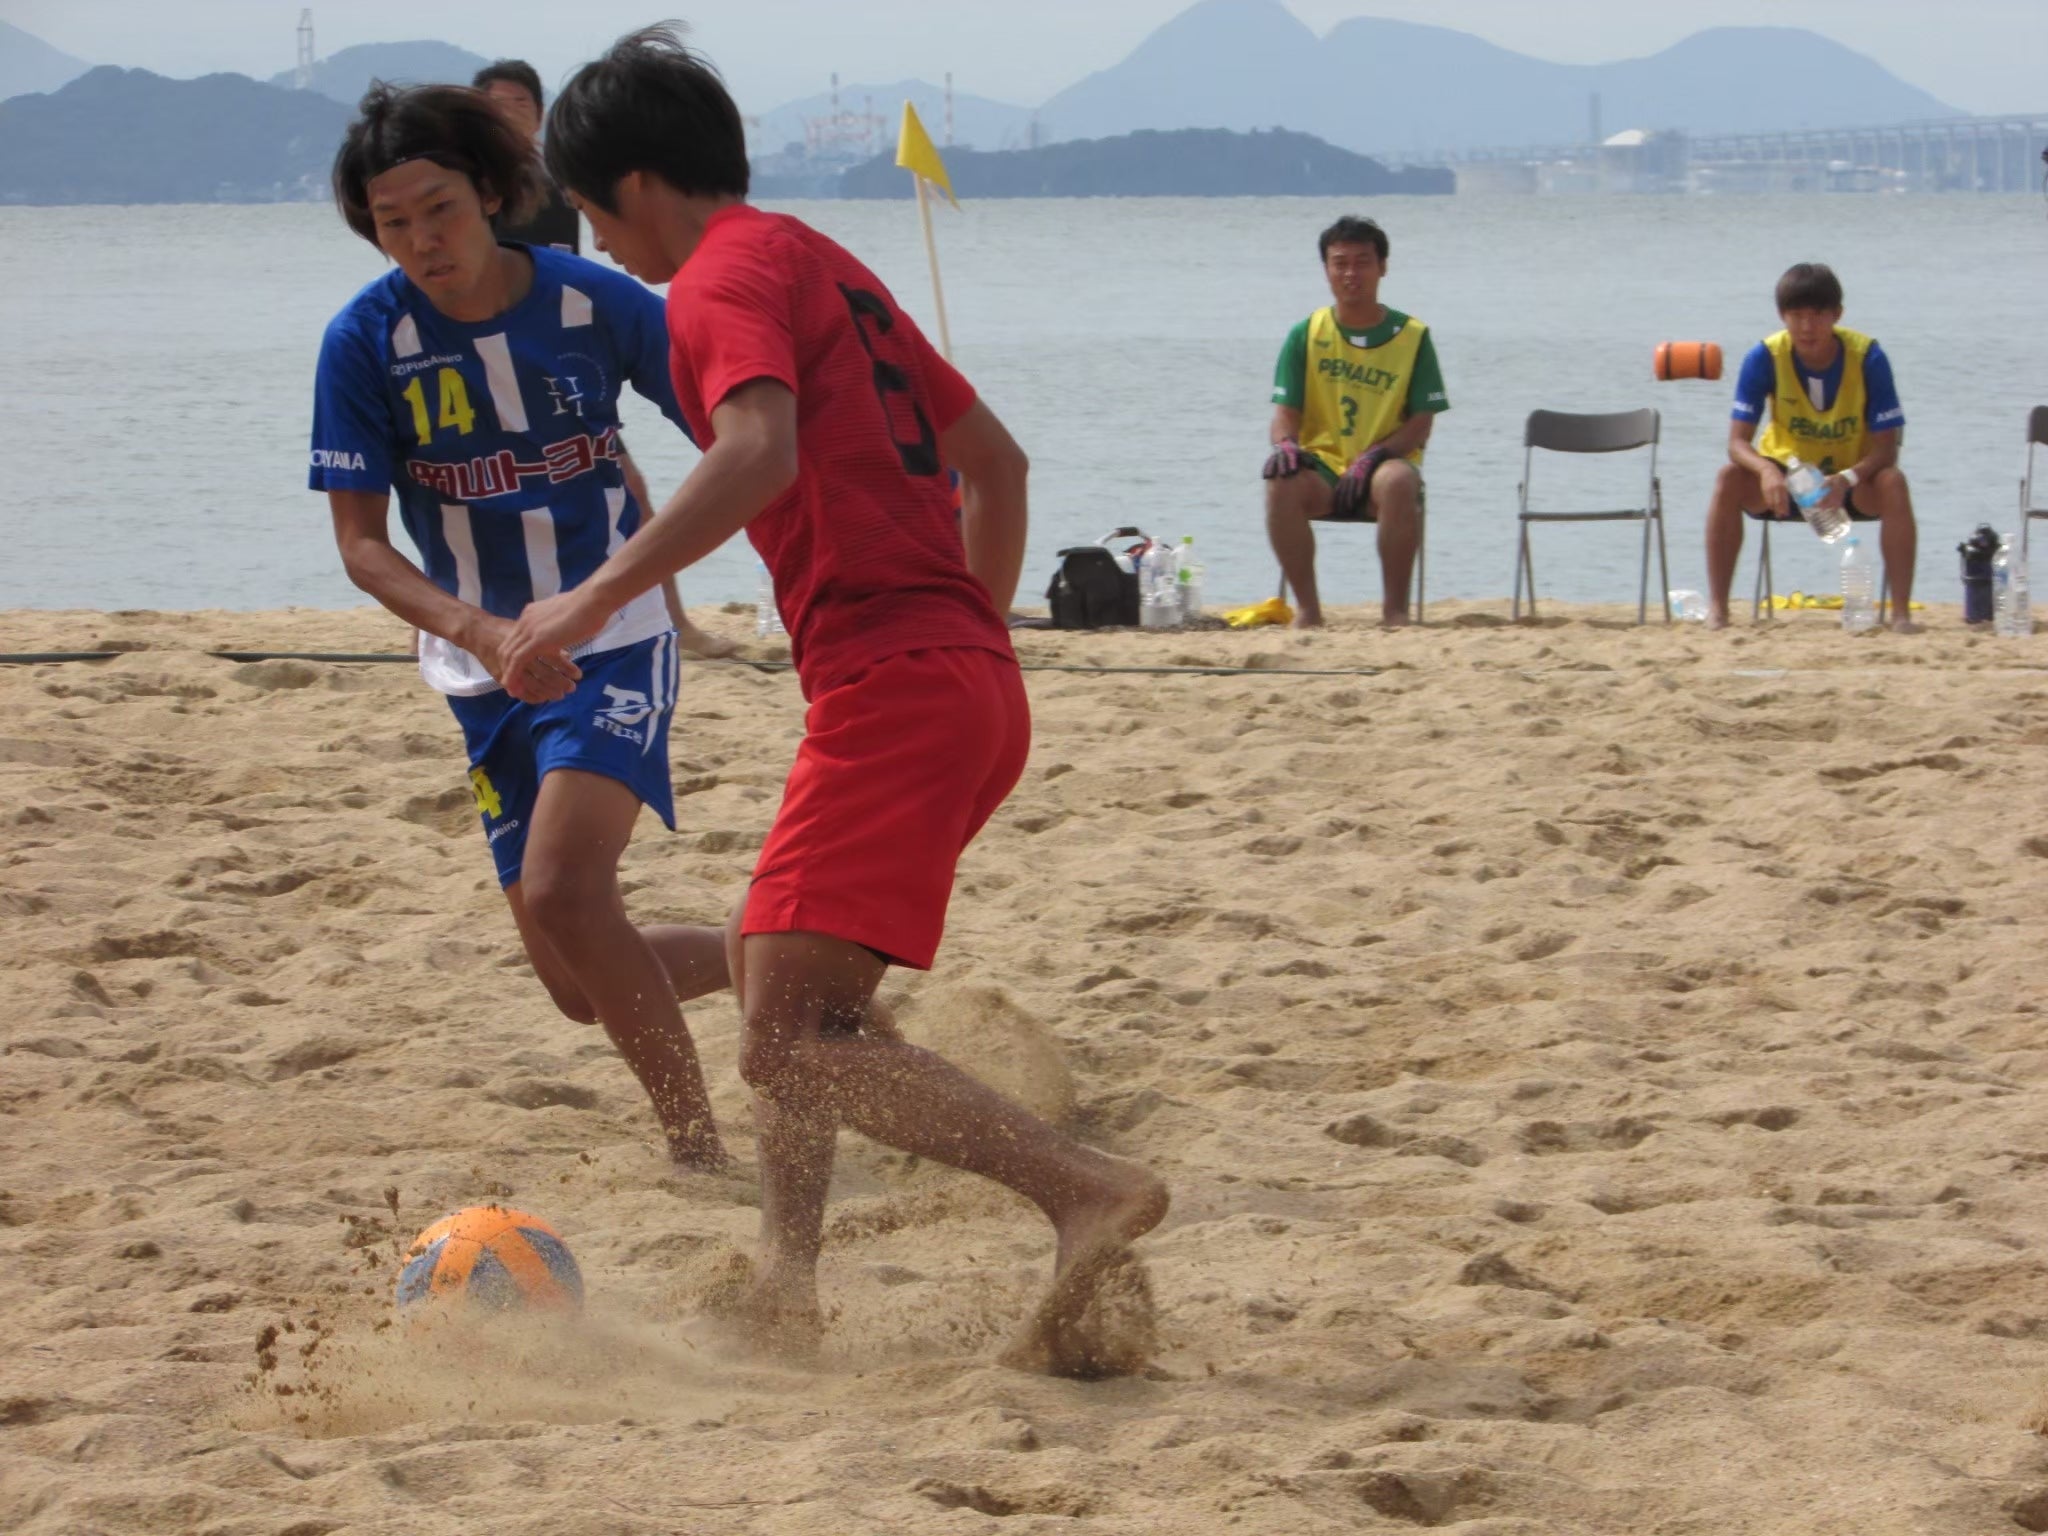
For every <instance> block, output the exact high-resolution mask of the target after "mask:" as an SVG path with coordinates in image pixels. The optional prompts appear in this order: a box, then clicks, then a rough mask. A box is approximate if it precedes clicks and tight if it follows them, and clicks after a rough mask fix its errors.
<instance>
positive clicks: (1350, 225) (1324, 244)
mask: <svg viewBox="0 0 2048 1536" xmlns="http://www.w3.org/2000/svg"><path fill="white" fill-rule="evenodd" d="M1333 245H1369V246H1371V247H1372V248H1373V249H1374V250H1376V251H1378V252H1379V253H1380V260H1381V261H1385V260H1386V259H1387V232H1386V231H1385V230H1384V229H1381V228H1380V227H1379V225H1377V224H1375V223H1374V222H1373V221H1372V220H1371V219H1361V218H1359V217H1358V216H1357V215H1356V214H1351V213H1347V214H1345V215H1344V217H1343V218H1341V219H1339V220H1338V221H1337V222H1336V223H1334V224H1332V225H1331V226H1330V227H1329V228H1328V229H1326V230H1324V231H1323V236H1322V239H1321V240H1320V241H1318V242H1317V245H1316V250H1317V251H1318V252H1320V253H1321V255H1322V258H1323V260H1324V261H1325V262H1328V261H1329V259H1330V247H1331V246H1333Z"/></svg>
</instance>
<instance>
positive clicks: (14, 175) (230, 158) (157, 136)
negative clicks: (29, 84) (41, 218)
mask: <svg viewBox="0 0 2048 1536" xmlns="http://www.w3.org/2000/svg"><path fill="white" fill-rule="evenodd" d="M347 121H348V112H347V110H346V109H345V108H343V107H341V106H339V105H338V104H336V103H335V102H332V101H329V100H328V99H327V98H326V97H324V96H320V95H317V94H315V93H313V92H311V91H280V90H277V89H275V88H273V87H271V86H268V85H259V84H258V83H257V82H256V81H254V80H251V79H250V78H249V77H248V76H246V75H206V76H204V77H202V78H201V79H198V80H166V79H165V78H164V77H163V76H161V75H152V74H150V73H149V72H148V71H147V70H141V69H125V70H124V69H115V68H112V67H111V66H102V67H101V68H99V69H94V70H89V71H88V72H87V73H85V74H83V75H81V76H79V77H78V78H77V79H76V80H74V81H72V82H71V83H70V84H69V85H67V86H65V87H64V88H63V89H62V90H60V91H57V92H55V93H54V94H52V95H47V96H17V97H15V98H14V99H13V100H11V101H4V102H0V203H43V204H51V203H268V202H283V201H291V200H296V199H300V198H308V197H318V196H322V195H324V194H325V191H326V184H327V171H328V166H329V165H330V163H331V162H332V160H333V158H334V149H335V146H336V145H337V144H338V143H340V142H341V131H342V129H343V127H344V126H345V125H346V124H347Z"/></svg>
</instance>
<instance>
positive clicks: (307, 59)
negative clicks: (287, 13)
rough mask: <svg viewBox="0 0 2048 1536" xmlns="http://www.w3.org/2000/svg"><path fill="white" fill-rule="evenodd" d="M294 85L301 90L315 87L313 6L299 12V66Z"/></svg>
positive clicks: (293, 81)
mask: <svg viewBox="0 0 2048 1536" xmlns="http://www.w3.org/2000/svg"><path fill="white" fill-rule="evenodd" d="M292 85H293V86H294V87H295V88H296V89H298V90H301V91H310V90H311V89H312V88H313V7H311V6H310V5H309V6H307V7H306V8H305V9H304V10H302V11H300V12H299V67H298V71H297V73H295V74H294V75H293V76H292Z"/></svg>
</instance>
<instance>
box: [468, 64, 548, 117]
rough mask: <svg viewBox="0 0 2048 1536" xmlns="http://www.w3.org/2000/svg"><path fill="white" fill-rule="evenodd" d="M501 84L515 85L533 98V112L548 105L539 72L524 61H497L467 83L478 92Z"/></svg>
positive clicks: (486, 66)
mask: <svg viewBox="0 0 2048 1536" xmlns="http://www.w3.org/2000/svg"><path fill="white" fill-rule="evenodd" d="M500 82H503V83H504V84H506V85H516V86H518V87H519V89H521V90H522V91H524V92H526V94H527V95H529V96H531V97H532V98H533V110H534V111H536V112H539V111H541V110H543V109H544V108H546V106H547V104H548V97H547V92H545V91H543V90H542V89H541V88H540V71H539V70H537V69H535V68H534V67H533V66H532V65H531V64H529V63H527V62H526V60H524V59H498V60H496V61H495V62H493V63H490V64H486V65H485V66H484V67H483V68H482V69H480V70H478V71H477V72H476V78H475V79H474V80H472V81H470V82H469V83H470V84H471V85H473V86H475V87H476V88H477V89H478V90H480V91H483V90H488V89H489V87H491V86H493V85H496V84H499V83H500Z"/></svg>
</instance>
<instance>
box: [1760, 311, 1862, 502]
mask: <svg viewBox="0 0 2048 1536" xmlns="http://www.w3.org/2000/svg"><path fill="white" fill-rule="evenodd" d="M1835 340H1836V341H1838V342H1840V343H1841V345H1842V382H1841V386H1840V387H1839V388H1838V389H1836V391H1835V398H1834V399H1833V401H1831V402H1830V403H1829V405H1828V408H1827V409H1826V410H1824V411H1821V410H1816V409H1815V408H1814V404H1813V401H1812V400H1811V399H1809V398H1808V397H1807V393H1806V384H1805V382H1804V381H1803V380H1802V379H1801V378H1800V377H1799V366H1798V360H1797V359H1796V358H1795V357H1794V356H1793V355H1792V333H1791V332H1790V331H1780V332H1778V334H1777V335H1775V336H1769V337H1766V338H1765V339H1764V345H1765V346H1766V347H1768V348H1770V352H1771V361H1772V362H1773V363H1774V364H1775V365H1776V366H1777V381H1776V382H1775V383H1774V384H1773V385H1772V386H1771V419H1770V423H1769V425H1767V426H1766V427H1765V428H1764V435H1763V437H1762V438H1761V439H1759V440H1758V442H1757V445H1756V451H1757V452H1758V453H1761V454H1762V455H1763V456H1764V457H1765V458H1767V459H1776V460H1777V461H1778V462H1779V463H1780V464H1783V463H1784V462H1785V461H1786V460H1788V459H1791V458H1799V459H1803V460H1804V461H1805V462H1806V463H1808V464H1811V465H1813V466H1814V467H1815V468H1816V469H1818V470H1819V471H1820V472H1821V473H1822V474H1824V475H1836V474H1840V473H1841V472H1842V471H1843V470H1845V469H1848V468H1849V467H1850V466H1852V465H1853V464H1855V463H1856V462H1857V461H1858V460H1859V459H1861V458H1862V457H1863V442H1864V438H1865V437H1866V435H1867V434H1868V429H1869V426H1870V421H1869V415H1870V412H1869V397H1868V392H1867V391H1866V389H1865V388H1864V383H1863V359H1864V358H1865V357H1866V356H1868V355H1869V352H1870V338H1869V337H1868V336H1865V335H1863V334H1862V333H1861V332H1859V331H1845V330H1843V329H1842V328H1841V327H1840V326H1836V327H1835Z"/></svg>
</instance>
